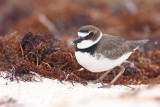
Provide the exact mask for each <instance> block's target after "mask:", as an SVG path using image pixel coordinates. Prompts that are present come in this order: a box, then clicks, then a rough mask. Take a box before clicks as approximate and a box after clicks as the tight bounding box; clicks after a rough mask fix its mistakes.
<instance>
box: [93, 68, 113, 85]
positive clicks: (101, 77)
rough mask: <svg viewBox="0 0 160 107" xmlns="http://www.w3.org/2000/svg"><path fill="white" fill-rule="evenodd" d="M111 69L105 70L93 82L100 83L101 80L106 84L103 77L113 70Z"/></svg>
mask: <svg viewBox="0 0 160 107" xmlns="http://www.w3.org/2000/svg"><path fill="white" fill-rule="evenodd" d="M111 70H112V69H110V70H108V71H106V72H105V73H104V74H103V75H102V76H100V77H99V78H98V79H96V80H94V81H93V83H94V84H95V83H99V82H100V83H101V84H102V85H104V84H103V81H102V80H103V78H104V77H105V76H106V75H107V74H108V73H109V72H111Z"/></svg>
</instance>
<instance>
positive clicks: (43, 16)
mask: <svg viewBox="0 0 160 107" xmlns="http://www.w3.org/2000/svg"><path fill="white" fill-rule="evenodd" d="M88 24H91V25H95V26H97V27H99V28H100V29H101V31H102V32H103V33H108V34H112V35H117V36H121V37H124V38H126V39H150V41H151V42H150V44H149V45H146V47H145V48H146V49H148V50H156V49H160V0H152V1H151V0H0V35H1V36H5V35H7V34H10V33H13V32H18V33H20V34H22V35H23V34H24V33H26V32H28V31H31V32H34V33H36V32H43V33H46V34H54V35H55V37H57V38H60V39H61V40H63V41H64V43H70V41H72V40H73V39H74V38H76V36H77V31H78V29H79V27H81V26H84V25H88ZM68 41H69V42H68Z"/></svg>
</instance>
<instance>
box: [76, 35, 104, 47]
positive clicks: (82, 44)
mask: <svg viewBox="0 0 160 107" xmlns="http://www.w3.org/2000/svg"><path fill="white" fill-rule="evenodd" d="M101 38H102V33H100V36H99V38H98V39H97V40H96V41H92V40H82V42H80V43H78V44H77V47H78V48H79V49H85V48H88V47H90V46H92V45H94V44H96V43H97V42H99V41H100V39H101Z"/></svg>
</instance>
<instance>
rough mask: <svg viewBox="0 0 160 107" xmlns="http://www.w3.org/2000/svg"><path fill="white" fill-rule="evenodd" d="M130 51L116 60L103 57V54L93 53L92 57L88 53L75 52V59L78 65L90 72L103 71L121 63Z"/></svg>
mask: <svg viewBox="0 0 160 107" xmlns="http://www.w3.org/2000/svg"><path fill="white" fill-rule="evenodd" d="M131 54H132V52H129V53H127V54H124V55H122V56H121V57H120V58H118V59H116V60H111V59H108V58H104V56H103V55H100V57H99V58H98V56H96V55H95V57H93V56H92V55H90V54H89V53H86V52H85V53H82V52H79V51H78V52H75V56H76V59H77V61H78V63H79V64H80V65H82V66H83V67H84V68H86V69H87V70H89V71H91V72H103V71H106V70H109V69H112V68H114V67H116V66H119V65H121V64H122V63H123V62H124V61H125V60H126V59H127V58H128V57H129V56H130V55H131Z"/></svg>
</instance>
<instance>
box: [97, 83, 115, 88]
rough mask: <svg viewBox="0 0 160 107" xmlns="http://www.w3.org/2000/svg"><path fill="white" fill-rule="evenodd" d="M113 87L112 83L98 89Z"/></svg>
mask: <svg viewBox="0 0 160 107" xmlns="http://www.w3.org/2000/svg"><path fill="white" fill-rule="evenodd" d="M112 85H113V84H112V83H108V84H107V85H102V86H100V87H98V88H111V86H112Z"/></svg>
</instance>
